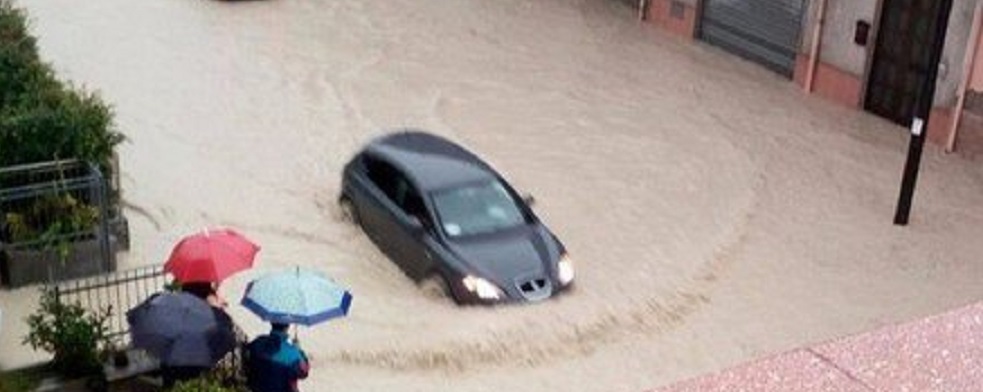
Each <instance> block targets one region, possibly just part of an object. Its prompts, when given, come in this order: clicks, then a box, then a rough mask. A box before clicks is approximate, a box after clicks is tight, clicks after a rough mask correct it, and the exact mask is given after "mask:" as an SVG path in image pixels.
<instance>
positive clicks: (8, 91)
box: [0, 0, 123, 175]
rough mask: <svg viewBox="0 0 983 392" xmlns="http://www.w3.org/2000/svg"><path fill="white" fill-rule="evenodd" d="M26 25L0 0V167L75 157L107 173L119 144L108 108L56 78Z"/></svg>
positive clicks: (95, 96)
mask: <svg viewBox="0 0 983 392" xmlns="http://www.w3.org/2000/svg"><path fill="white" fill-rule="evenodd" d="M27 27H28V26H27V21H26V15H25V13H24V12H23V11H22V10H20V9H17V8H15V7H14V6H13V5H12V2H11V1H10V0H0V166H9V165H16V164H23V163H34V162H42V161H50V160H56V159H70V158H75V159H80V160H83V161H88V162H94V163H97V164H98V165H99V166H100V169H101V170H102V171H103V173H106V174H107V175H108V174H110V169H111V167H112V166H111V164H110V160H111V159H112V154H113V148H114V147H115V146H116V145H118V144H119V143H120V142H122V141H123V136H122V134H120V133H118V132H116V131H115V130H114V129H113V114H112V110H111V109H110V107H109V106H108V105H106V104H105V103H104V102H103V101H102V99H101V98H100V97H99V95H98V94H96V93H93V92H89V91H85V90H83V89H79V88H75V87H74V86H71V85H67V84H64V83H62V82H60V81H59V80H58V79H56V78H55V76H54V72H53V71H52V69H51V67H50V66H49V65H48V64H46V63H44V62H43V61H41V59H40V58H39V56H38V53H37V45H36V42H35V41H36V40H35V39H34V38H33V37H32V36H31V35H30V34H29V32H28V29H27Z"/></svg>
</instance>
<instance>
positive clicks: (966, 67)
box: [945, 4, 983, 152]
mask: <svg viewBox="0 0 983 392" xmlns="http://www.w3.org/2000/svg"><path fill="white" fill-rule="evenodd" d="M981 7H983V6H981V5H980V4H976V11H974V12H973V28H972V29H971V30H970V33H969V41H968V42H969V43H968V44H967V45H966V56H965V57H964V58H963V78H962V81H960V82H959V90H956V91H958V92H959V98H958V99H957V100H956V108H955V112H954V113H953V114H952V115H953V120H952V128H950V129H949V137H948V138H947V139H946V141H945V152H952V151H953V150H954V149H955V147H956V132H959V122H960V120H961V119H962V117H963V105H964V104H965V103H966V91H967V90H968V89H969V81H970V80H971V79H972V77H973V75H972V74H973V68H975V67H974V65H975V64H974V63H975V61H974V60H975V59H976V45H977V44H979V39H980V12H981Z"/></svg>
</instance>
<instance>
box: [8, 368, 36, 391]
mask: <svg viewBox="0 0 983 392" xmlns="http://www.w3.org/2000/svg"><path fill="white" fill-rule="evenodd" d="M40 378H41V376H40V375H39V374H38V373H37V371H36V370H34V369H30V370H16V371H10V372H4V373H0V392H28V391H33V390H34V389H36V388H37V386H38V384H40Z"/></svg>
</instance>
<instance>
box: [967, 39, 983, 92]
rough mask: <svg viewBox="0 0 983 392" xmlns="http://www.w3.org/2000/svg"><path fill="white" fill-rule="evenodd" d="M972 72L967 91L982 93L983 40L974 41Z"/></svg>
mask: <svg viewBox="0 0 983 392" xmlns="http://www.w3.org/2000/svg"><path fill="white" fill-rule="evenodd" d="M981 36H983V34H981ZM972 72H973V73H972V75H973V77H972V78H971V79H970V80H969V89H970V90H974V91H983V39H980V40H977V41H976V57H974V58H973V71H972Z"/></svg>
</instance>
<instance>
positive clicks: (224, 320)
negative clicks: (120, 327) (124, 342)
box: [126, 292, 236, 367]
mask: <svg viewBox="0 0 983 392" xmlns="http://www.w3.org/2000/svg"><path fill="white" fill-rule="evenodd" d="M126 320H127V322H129V324H130V337H131V338H132V341H133V342H132V344H133V346H134V347H136V348H142V349H144V350H147V352H149V353H151V354H153V355H154V356H156V357H157V358H158V359H160V361H161V363H162V364H164V365H168V366H203V367H211V366H213V365H215V363H216V362H218V361H219V360H220V359H222V357H224V356H225V354H227V353H228V352H229V351H232V349H233V348H235V344H236V340H235V332H233V323H232V319H231V318H230V317H229V315H227V314H225V312H224V311H222V310H220V309H217V308H215V307H213V306H211V305H209V304H208V303H207V302H205V300H203V299H201V298H198V297H195V296H194V295H191V294H188V293H170V292H165V293H160V294H155V295H153V296H152V297H150V298H148V299H147V300H146V301H144V302H143V303H141V304H140V305H138V306H137V307H135V308H133V309H131V310H130V311H129V312H127V313H126Z"/></svg>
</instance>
